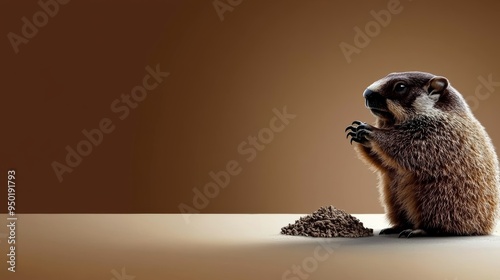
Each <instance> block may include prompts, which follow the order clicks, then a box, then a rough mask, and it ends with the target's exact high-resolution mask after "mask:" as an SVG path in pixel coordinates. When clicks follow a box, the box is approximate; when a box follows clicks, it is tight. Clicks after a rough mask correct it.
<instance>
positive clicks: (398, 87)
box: [394, 82, 408, 94]
mask: <svg viewBox="0 0 500 280" xmlns="http://www.w3.org/2000/svg"><path fill="white" fill-rule="evenodd" d="M407 90H408V87H407V86H406V85H405V83H403V82H399V83H397V84H395V85H394V92H395V93H397V94H403V93H406V91H407Z"/></svg>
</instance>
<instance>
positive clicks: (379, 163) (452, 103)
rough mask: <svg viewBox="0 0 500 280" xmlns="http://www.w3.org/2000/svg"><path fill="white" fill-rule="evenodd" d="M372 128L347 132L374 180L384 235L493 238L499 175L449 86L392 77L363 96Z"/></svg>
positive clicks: (485, 139) (421, 76)
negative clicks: (372, 120)
mask: <svg viewBox="0 0 500 280" xmlns="http://www.w3.org/2000/svg"><path fill="white" fill-rule="evenodd" d="M363 97H364V98H365V102H366V107H367V108H368V109H370V110H371V112H372V114H373V115H375V117H376V122H375V124H374V125H369V124H366V123H364V122H360V121H354V122H353V123H352V124H351V125H350V126H348V127H347V128H346V132H348V133H347V137H349V136H350V137H351V138H350V142H351V144H353V142H354V144H355V145H354V146H355V149H356V151H357V152H358V155H359V156H360V158H361V159H362V160H364V161H365V162H366V163H368V164H369V165H370V166H371V167H372V168H373V169H374V170H375V171H376V172H377V173H378V175H379V190H380V193H381V200H382V203H383V205H384V208H385V211H386V214H387V217H388V219H389V222H390V223H391V226H392V227H391V228H387V229H383V230H382V231H381V232H380V234H393V233H399V237H414V236H426V235H433V236H436V235H438V236H439V235H485V234H490V233H492V231H493V229H494V227H495V220H496V218H497V216H498V206H499V167H498V159H497V155H496V153H495V149H494V147H493V144H492V142H491V139H490V137H489V136H488V134H487V133H486V131H485V129H484V127H483V126H482V125H481V124H480V123H479V121H478V120H477V119H476V118H475V117H474V115H473V114H472V112H471V110H470V108H469V106H468V105H467V103H466V102H465V100H464V98H463V96H462V95H461V94H460V93H459V92H458V91H457V90H456V89H454V88H453V87H452V86H451V85H450V83H449V82H448V79H446V78H444V77H440V76H435V75H433V74H430V73H424V72H401V73H391V74H389V75H387V76H386V77H384V78H382V79H380V80H379V81H377V82H375V83H373V84H372V85H370V86H369V87H368V88H367V89H366V91H365V92H364V93H363Z"/></svg>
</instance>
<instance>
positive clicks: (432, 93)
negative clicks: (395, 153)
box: [363, 72, 468, 124]
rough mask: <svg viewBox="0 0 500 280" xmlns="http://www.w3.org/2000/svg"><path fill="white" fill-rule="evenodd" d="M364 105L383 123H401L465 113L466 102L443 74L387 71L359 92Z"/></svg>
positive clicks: (466, 109)
mask: <svg viewBox="0 0 500 280" xmlns="http://www.w3.org/2000/svg"><path fill="white" fill-rule="evenodd" d="M363 97H364V98H365V100H366V107H368V109H370V110H371V112H372V113H373V114H374V115H375V116H377V117H378V118H379V119H381V120H382V121H384V122H385V123H389V124H391V123H392V124H395V123H401V122H403V121H405V120H408V119H413V118H415V117H418V116H422V115H425V116H438V115H439V114H440V113H443V112H444V111H449V112H453V113H459V114H460V113H466V112H467V111H468V107H467V104H466V103H465V101H464V99H463V98H462V96H461V95H460V93H458V92H457V91H456V90H455V89H454V88H453V87H451V86H450V84H449V82H448V79H446V78H445V77H440V76H435V75H433V74H429V73H424V72H400V73H391V74H389V75H387V76H386V77H384V78H382V79H380V80H378V81H376V82H375V83H373V84H371V85H370V86H369V87H368V88H367V89H366V91H365V92H364V93H363Z"/></svg>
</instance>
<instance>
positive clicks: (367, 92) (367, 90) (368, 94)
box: [363, 89, 378, 99]
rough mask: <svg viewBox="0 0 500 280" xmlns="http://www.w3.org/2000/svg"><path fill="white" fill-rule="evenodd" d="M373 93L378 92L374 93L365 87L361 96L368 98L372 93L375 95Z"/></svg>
mask: <svg viewBox="0 0 500 280" xmlns="http://www.w3.org/2000/svg"><path fill="white" fill-rule="evenodd" d="M375 94H378V93H376V92H374V91H372V90H370V89H366V90H365V92H363V97H364V98H365V99H369V98H371V97H373V95H375Z"/></svg>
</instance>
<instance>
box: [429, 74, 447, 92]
mask: <svg viewBox="0 0 500 280" xmlns="http://www.w3.org/2000/svg"><path fill="white" fill-rule="evenodd" d="M447 87H448V79H446V78H445V77H434V78H432V79H431V80H430V81H429V88H428V89H427V92H428V93H429V95H433V94H440V93H442V92H443V91H444V90H445V89H446V88H447Z"/></svg>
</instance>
